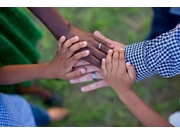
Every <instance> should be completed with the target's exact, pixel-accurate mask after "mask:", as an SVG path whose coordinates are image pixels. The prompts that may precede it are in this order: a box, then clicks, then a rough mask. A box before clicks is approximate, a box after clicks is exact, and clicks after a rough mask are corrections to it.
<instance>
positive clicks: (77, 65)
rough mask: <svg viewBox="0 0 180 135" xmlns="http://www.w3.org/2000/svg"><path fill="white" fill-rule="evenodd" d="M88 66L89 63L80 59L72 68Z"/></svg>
mask: <svg viewBox="0 0 180 135" xmlns="http://www.w3.org/2000/svg"><path fill="white" fill-rule="evenodd" d="M89 64H90V63H89V62H87V61H85V60H82V59H81V60H79V61H78V62H77V63H76V64H75V65H74V68H76V67H79V66H83V65H89Z"/></svg>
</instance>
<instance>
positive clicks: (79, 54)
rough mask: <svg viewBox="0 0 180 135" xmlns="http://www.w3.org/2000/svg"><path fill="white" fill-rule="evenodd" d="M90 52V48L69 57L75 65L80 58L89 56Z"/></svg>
mask: <svg viewBox="0 0 180 135" xmlns="http://www.w3.org/2000/svg"><path fill="white" fill-rule="evenodd" d="M89 53H90V52H89V50H85V51H82V52H79V53H76V54H74V55H73V56H72V57H71V58H70V59H69V62H70V63H71V64H72V65H73V66H74V65H75V63H77V61H78V60H80V59H81V58H83V57H86V56H88V55H89Z"/></svg>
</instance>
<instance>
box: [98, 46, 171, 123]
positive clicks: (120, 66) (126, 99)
mask: <svg viewBox="0 0 180 135" xmlns="http://www.w3.org/2000/svg"><path fill="white" fill-rule="evenodd" d="M124 57H125V56H124V49H120V50H116V51H114V52H113V51H109V52H108V55H107V57H106V59H103V61H102V68H101V69H102V74H103V76H104V78H105V80H106V81H107V82H108V84H109V85H110V86H111V87H112V88H113V89H114V91H115V92H116V93H117V95H118V96H119V99H120V100H121V101H122V102H123V103H124V104H125V105H126V106H127V107H128V108H129V110H130V111H131V112H132V113H133V114H134V116H135V117H136V118H137V119H138V120H139V121H140V122H141V123H142V124H143V125H144V126H148V127H162V126H164V127H168V126H172V125H171V124H169V123H168V122H167V121H166V120H165V119H164V118H163V117H161V116H160V115H159V114H158V113H157V112H155V111H154V110H153V109H151V108H150V107H148V106H147V105H146V104H145V103H144V102H143V101H142V100H141V99H140V98H139V97H138V96H137V95H136V93H135V92H134V91H133V89H132V85H133V83H134V81H135V79H136V73H135V69H134V67H133V66H132V65H131V64H130V63H129V62H127V63H125V58H124Z"/></svg>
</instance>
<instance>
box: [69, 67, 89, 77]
mask: <svg viewBox="0 0 180 135" xmlns="http://www.w3.org/2000/svg"><path fill="white" fill-rule="evenodd" d="M85 73H86V70H85V69H83V68H80V69H78V70H75V71H72V72H70V73H67V74H66V77H67V79H68V80H70V79H74V78H78V77H80V76H82V75H83V74H85Z"/></svg>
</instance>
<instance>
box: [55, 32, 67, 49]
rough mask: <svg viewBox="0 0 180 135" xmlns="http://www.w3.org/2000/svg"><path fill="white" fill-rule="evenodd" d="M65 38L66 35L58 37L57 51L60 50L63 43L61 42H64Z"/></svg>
mask: <svg viewBox="0 0 180 135" xmlns="http://www.w3.org/2000/svg"><path fill="white" fill-rule="evenodd" d="M65 40H66V37H65V36H62V37H61V38H60V39H59V41H58V49H57V51H58V52H59V51H60V50H61V47H62V45H63V43H64V41H65Z"/></svg>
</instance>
